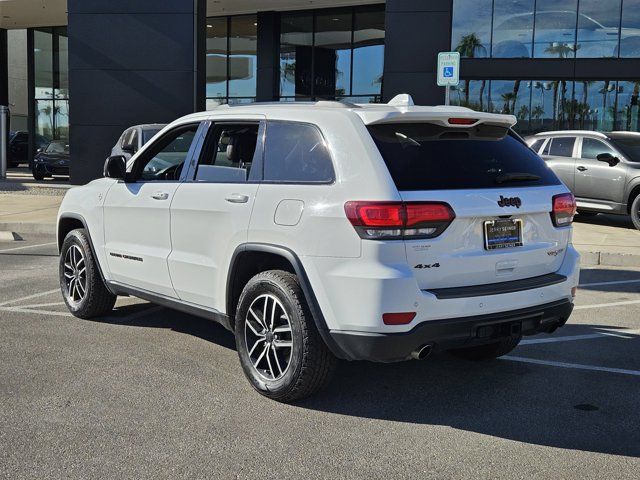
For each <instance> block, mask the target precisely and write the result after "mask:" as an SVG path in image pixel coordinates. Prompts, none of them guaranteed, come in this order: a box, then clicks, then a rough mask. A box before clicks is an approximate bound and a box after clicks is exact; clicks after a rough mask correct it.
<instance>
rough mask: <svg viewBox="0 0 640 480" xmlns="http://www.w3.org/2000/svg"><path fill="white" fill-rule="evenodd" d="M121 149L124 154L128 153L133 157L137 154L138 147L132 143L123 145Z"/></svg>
mask: <svg viewBox="0 0 640 480" xmlns="http://www.w3.org/2000/svg"><path fill="white" fill-rule="evenodd" d="M120 149H121V150H122V151H123V152H125V153H128V154H130V155H133V154H134V153H136V146H135V145H133V144H131V143H127V144H126V145H123V146H122V147H121V148H120Z"/></svg>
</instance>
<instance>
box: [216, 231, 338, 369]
mask: <svg viewBox="0 0 640 480" xmlns="http://www.w3.org/2000/svg"><path fill="white" fill-rule="evenodd" d="M244 252H264V253H271V254H274V255H278V256H280V257H282V258H284V259H285V260H287V261H288V262H289V263H290V264H291V265H292V266H293V270H294V272H295V274H296V276H297V277H298V281H299V282H300V287H301V288H302V293H303V294H304V296H305V299H306V301H307V305H309V309H310V310H311V315H312V316H313V320H314V323H315V324H316V328H317V329H318V332H319V333H320V336H321V337H322V340H324V342H325V344H326V345H327V347H328V348H329V350H331V353H333V354H334V355H335V356H336V357H338V358H342V359H346V358H348V356H347V355H346V354H345V353H344V352H343V351H342V349H341V348H340V347H339V346H338V344H337V343H336V342H335V340H334V339H333V337H332V336H331V334H330V332H329V327H327V322H326V320H325V318H324V315H323V313H322V309H321V308H320V304H319V303H318V299H317V298H316V295H315V293H314V291H313V288H312V287H311V282H310V281H309V277H308V276H307V272H306V271H305V269H304V267H303V266H302V262H301V261H300V258H298V256H297V255H296V254H295V252H294V251H293V250H291V249H290V248H287V247H284V246H282V245H274V244H270V243H251V242H249V243H243V244H240V245H238V247H237V248H236V249H235V251H234V252H233V255H232V257H231V261H230V263H229V272H228V274H227V285H226V310H227V315H228V316H229V317H232V314H231V310H232V301H233V299H232V291H233V288H232V286H233V282H234V279H235V274H236V269H237V260H238V257H239V255H240V254H241V253H244Z"/></svg>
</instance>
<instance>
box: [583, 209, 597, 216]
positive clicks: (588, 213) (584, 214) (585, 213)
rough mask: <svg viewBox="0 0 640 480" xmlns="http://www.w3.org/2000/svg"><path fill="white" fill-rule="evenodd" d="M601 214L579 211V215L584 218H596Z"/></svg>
mask: <svg viewBox="0 0 640 480" xmlns="http://www.w3.org/2000/svg"><path fill="white" fill-rule="evenodd" d="M598 213H599V212H590V211H589V210H578V215H580V216H582V217H595V216H596V215H598Z"/></svg>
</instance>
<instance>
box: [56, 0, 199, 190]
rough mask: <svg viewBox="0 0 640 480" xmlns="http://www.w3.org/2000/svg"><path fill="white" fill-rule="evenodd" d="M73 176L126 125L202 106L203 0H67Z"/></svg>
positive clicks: (89, 170) (97, 160) (96, 163)
mask: <svg viewBox="0 0 640 480" xmlns="http://www.w3.org/2000/svg"><path fill="white" fill-rule="evenodd" d="M67 7H68V35H69V92H70V93H69V97H70V129H71V132H70V146H71V172H70V173H71V183H73V184H83V183H86V182H88V181H90V180H92V179H94V178H98V177H101V176H102V167H103V164H104V160H105V158H106V157H107V156H108V155H109V152H110V151H111V147H113V145H114V144H115V142H116V140H117V139H118V137H119V136H120V134H121V133H122V132H123V131H124V130H125V129H126V128H128V127H130V126H132V125H136V124H141V123H168V122H171V121H172V120H175V119H176V118H178V117H180V116H182V115H186V114H188V113H192V112H194V111H198V110H203V109H204V84H205V79H204V78H205V77H204V75H205V71H204V60H205V55H204V48H205V46H204V41H205V39H204V36H205V28H206V1H205V0H163V1H162V2H158V1H157V0H138V1H135V2H131V1H129V0H111V1H109V2H104V1H101V0H68V4H67Z"/></svg>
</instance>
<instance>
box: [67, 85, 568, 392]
mask: <svg viewBox="0 0 640 480" xmlns="http://www.w3.org/2000/svg"><path fill="white" fill-rule="evenodd" d="M515 123H516V119H515V117H514V116H511V115H496V114H488V113H481V112H474V111H472V110H469V109H467V108H462V107H419V106H413V102H412V101H410V98H408V96H402V97H400V98H396V99H394V100H392V101H391V102H390V103H389V104H388V105H348V104H347V105H345V104H341V103H338V102H324V101H320V102H316V103H302V102H300V103H296V104H295V105H294V104H278V105H273V104H254V105H243V106H231V107H229V106H220V107H218V108H216V109H214V110H212V111H209V112H202V113H196V114H191V115H188V116H186V117H183V118H181V119H179V120H176V121H175V122H173V123H171V124H170V125H169V126H168V127H167V128H166V129H165V130H163V132H162V133H160V134H159V135H157V136H156V137H154V138H153V139H152V140H151V141H150V142H149V143H147V144H146V145H145V146H144V147H142V148H141V149H140V150H139V151H138V152H137V153H136V154H135V155H134V156H133V157H132V158H131V160H130V161H128V162H127V161H126V159H125V157H123V156H121V155H118V156H112V157H110V158H108V159H107V161H106V162H105V169H104V173H105V178H103V179H99V180H95V181H93V182H91V183H89V184H87V185H85V186H82V187H76V188H73V189H71V190H70V191H69V192H68V193H67V194H66V196H65V198H64V200H63V202H62V205H61V207H60V211H59V216H58V226H57V228H58V246H59V249H60V264H59V269H60V270H59V272H60V274H59V277H60V287H61V290H62V294H63V297H64V301H65V302H66V304H67V306H68V308H69V310H70V311H71V312H72V313H73V315H75V316H78V317H80V318H91V317H95V316H100V315H105V314H108V313H109V312H110V311H111V309H112V307H113V305H114V302H115V301H116V296H117V295H132V296H137V297H140V298H143V299H147V300H149V301H152V302H156V303H159V304H161V305H164V306H168V307H171V308H175V309H178V310H182V311H186V312H190V313H192V314H196V315H201V316H203V317H206V318H210V319H213V320H216V321H218V322H220V323H221V324H222V325H224V326H225V327H227V328H228V329H230V330H231V331H233V332H235V340H236V345H237V351H238V355H239V359H240V364H241V365H242V368H243V370H244V373H245V375H246V377H247V378H248V380H249V382H250V383H251V385H252V386H253V387H254V388H255V389H256V390H257V391H259V392H260V393H261V394H263V395H265V396H267V397H270V398H273V399H276V400H279V401H292V400H295V399H299V398H302V397H305V396H307V395H311V394H312V393H314V392H315V391H317V390H318V389H320V388H321V387H322V386H324V385H325V384H326V383H327V382H328V381H329V379H330V378H331V374H332V372H333V370H334V367H335V365H336V358H341V359H345V360H372V361H378V362H393V361H401V360H407V359H411V358H415V359H423V358H425V357H427V356H428V355H429V354H430V353H431V352H432V351H443V350H451V351H452V352H454V354H456V355H459V356H461V357H464V358H467V359H471V360H480V359H489V358H495V357H499V356H501V355H504V354H506V353H508V352H509V351H511V350H513V349H514V348H515V347H516V346H517V345H518V343H519V342H520V339H521V338H522V336H523V335H533V334H537V333H541V332H547V333H551V332H553V331H554V330H555V329H557V328H558V327H561V326H563V325H564V324H565V322H566V321H567V318H568V317H569V315H570V313H571V311H572V308H573V297H574V294H575V290H576V286H577V284H578V272H579V255H578V253H577V252H576V250H575V249H574V248H573V246H572V244H571V233H572V226H571V224H572V221H573V216H574V213H575V201H574V198H573V195H572V194H571V193H570V192H569V190H568V189H567V187H566V186H564V185H563V184H562V182H560V180H559V179H558V177H557V176H556V175H555V174H554V173H553V171H551V170H550V169H549V168H547V167H546V166H545V164H544V162H543V161H542V160H541V159H540V157H539V156H538V155H536V154H534V153H533V152H532V151H531V149H529V148H528V147H527V145H526V144H525V143H524V141H523V140H522V139H521V138H520V137H519V136H518V135H516V134H515V133H513V131H512V130H511V127H512V126H513V125H514V124H515ZM160 164H162V165H164V167H163V168H148V166H149V165H160Z"/></svg>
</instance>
